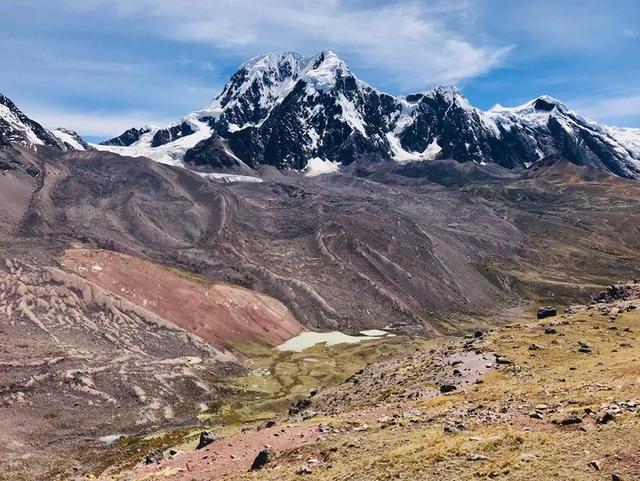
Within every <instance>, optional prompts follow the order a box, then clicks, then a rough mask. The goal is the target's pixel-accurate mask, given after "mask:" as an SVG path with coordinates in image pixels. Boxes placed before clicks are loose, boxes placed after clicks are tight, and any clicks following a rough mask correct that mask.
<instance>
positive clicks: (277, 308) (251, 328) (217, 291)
mask: <svg viewBox="0 0 640 481" xmlns="http://www.w3.org/2000/svg"><path fill="white" fill-rule="evenodd" d="M62 260H63V263H64V266H65V268H67V269H68V270H70V271H72V272H75V273H76V274H78V275H79V276H81V277H84V278H86V279H88V280H90V281H91V282H93V283H95V284H97V285H99V286H101V287H103V288H104V289H106V290H108V291H111V292H113V293H115V294H116V295H118V296H121V297H124V298H125V299H128V300H129V301H131V302H132V303H135V304H137V305H140V306H143V307H144V308H145V309H147V310H149V311H151V312H154V313H156V314H158V315H159V316H162V317H163V318H164V319H167V320H169V321H171V322H172V323H174V324H176V325H178V326H180V327H182V328H184V329H186V330H188V331H190V332H193V333H195V334H197V335H198V336H199V337H201V338H203V339H205V340H207V341H209V342H210V343H211V344H212V345H214V346H218V347H220V348H227V349H231V348H233V345H234V343H236V344H243V343H252V342H255V343H259V344H266V345H270V346H277V345H278V344H281V343H283V342H284V341H286V340H287V339H290V338H291V337H293V336H295V335H296V334H298V333H299V332H300V331H301V330H302V329H303V327H302V325H300V323H298V322H297V321H296V320H295V319H294V318H293V316H292V315H291V313H290V312H289V310H288V309H287V308H286V307H285V306H284V305H283V304H282V303H281V302H279V301H277V300H276V299H273V298H272V297H269V296H266V295H264V294H260V293H258V292H254V291H250V290H249V289H245V288H242V287H235V286H231V285H227V284H214V283H212V282H210V281H208V280H207V279H205V278H202V277H197V276H195V275H189V274H188V273H186V272H181V271H178V270H176V269H172V270H170V269H167V268H165V267H162V266H160V265H157V264H154V263H152V262H148V261H144V260H142V259H138V258H135V257H132V256H129V255H126V254H119V253H115V252H109V251H104V250H95V249H70V250H67V251H66V252H65V255H64V257H63V259H62Z"/></svg>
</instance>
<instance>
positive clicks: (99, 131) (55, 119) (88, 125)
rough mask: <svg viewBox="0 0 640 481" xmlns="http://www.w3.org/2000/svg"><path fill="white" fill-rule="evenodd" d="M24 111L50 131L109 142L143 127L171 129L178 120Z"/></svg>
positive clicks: (46, 108)
mask: <svg viewBox="0 0 640 481" xmlns="http://www.w3.org/2000/svg"><path fill="white" fill-rule="evenodd" d="M21 109H22V110H23V111H24V112H25V113H26V114H27V115H28V116H29V117H31V118H34V119H37V120H38V122H40V123H41V124H42V125H44V126H45V127H47V128H48V129H55V128H58V127H65V128H68V129H72V130H75V131H76V132H78V133H79V134H80V135H82V136H87V137H101V138H109V137H113V136H115V135H118V134H120V133H122V132H123V131H124V130H126V129H127V128H129V127H133V126H140V127H141V126H143V125H158V126H164V125H168V124H170V123H172V122H174V121H175V120H176V118H174V117H172V118H162V117H158V114H157V113H156V112H138V111H128V112H119V113H113V112H105V111H75V110H67V109H64V108H55V107H52V106H51V105H30V104H26V105H22V106H21Z"/></svg>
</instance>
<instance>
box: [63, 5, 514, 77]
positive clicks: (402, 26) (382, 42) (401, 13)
mask: <svg viewBox="0 0 640 481" xmlns="http://www.w3.org/2000/svg"><path fill="white" fill-rule="evenodd" d="M74 3H75V2H74ZM92 5H93V6H94V8H108V9H109V11H110V12H112V13H113V12H115V14H116V15H119V16H121V17H125V18H135V19H136V20H137V24H138V25H140V26H142V25H147V28H151V29H152V30H153V31H154V32H155V33H156V34H158V35H162V36H166V37H169V38H171V39H174V40H179V41H186V42H198V43H204V44H209V45H211V46H213V47H216V48H218V49H226V50H227V51H230V52H232V53H234V54H236V55H245V56H253V55H255V54H260V53H264V52H265V51H269V50H299V51H302V53H307V54H310V53H315V52H317V51H319V50H322V49H324V48H331V49H332V50H335V51H337V52H338V53H339V54H342V55H343V56H346V57H348V60H349V61H350V63H352V64H353V66H354V69H360V68H361V69H363V70H364V71H368V70H372V71H373V70H375V71H376V73H377V74H378V75H381V76H383V77H385V78H386V79H388V80H389V81H388V82H387V83H388V84H389V85H392V84H395V85H396V86H399V87H401V88H405V89H424V88H427V87H431V86H433V85H435V84H439V83H453V82H457V81H460V80H464V79H467V78H472V77H475V76H478V75H481V74H483V73H485V72H487V71H489V70H491V69H492V68H494V67H495V66H497V65H498V64H500V63H501V62H502V61H503V60H504V58H505V56H506V55H507V54H508V52H509V50H510V49H511V46H509V45H499V46H496V45H492V44H491V43H490V42H487V41H481V40H480V38H479V37H478V38H474V39H471V38H467V35H465V33H464V32H463V29H461V28H456V27H455V26H456V25H457V26H458V27H459V26H460V25H461V22H460V20H461V19H463V18H464V16H465V15H466V14H467V11H466V6H467V3H466V2H460V3H457V4H455V5H454V6H449V5H450V4H448V3H446V2H441V1H431V2H417V1H401V2H395V3H392V4H380V3H379V2H353V1H340V0H295V1H294V0H280V1H275V0H263V1H261V2H256V1H254V0H215V1H208V0H191V1H190V2H189V6H188V8H185V5H184V4H183V3H181V2H175V1H173V0H137V1H133V2H132V1H129V0H102V1H99V0H96V1H94V2H93V4H92ZM82 8H83V9H86V8H88V7H87V5H83V6H82ZM462 23H464V22H462ZM141 28H142V27H141ZM356 73H357V72H356Z"/></svg>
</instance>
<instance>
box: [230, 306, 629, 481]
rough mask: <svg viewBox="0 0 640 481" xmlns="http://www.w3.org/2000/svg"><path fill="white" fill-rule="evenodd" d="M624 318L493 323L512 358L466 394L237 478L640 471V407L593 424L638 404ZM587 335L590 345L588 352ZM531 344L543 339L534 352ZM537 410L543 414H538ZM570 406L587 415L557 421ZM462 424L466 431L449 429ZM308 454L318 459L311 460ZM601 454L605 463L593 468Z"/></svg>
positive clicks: (497, 345) (494, 336) (557, 475)
mask: <svg viewBox="0 0 640 481" xmlns="http://www.w3.org/2000/svg"><path fill="white" fill-rule="evenodd" d="M615 317H616V318H615V320H612V319H610V315H609V314H604V315H602V314H600V313H599V312H597V309H591V310H584V309H583V310H581V311H579V312H578V313H577V314H575V315H573V316H566V319H561V318H560V317H558V318H553V319H551V320H544V321H541V322H531V323H529V324H522V325H511V326H507V327H505V328H502V329H498V330H495V331H493V332H491V333H489V334H488V335H487V336H485V339H484V340H483V341H481V343H482V344H483V348H484V349H489V350H492V351H494V352H496V353H499V354H500V355H502V356H504V357H505V358H506V359H508V360H510V361H513V364H511V365H503V366H500V367H499V369H498V370H496V371H493V372H491V373H489V374H488V375H486V376H485V377H484V378H483V383H482V384H477V385H475V386H474V387H473V388H472V389H470V390H468V391H466V392H460V393H457V394H454V395H449V396H443V397H436V398H432V399H427V400H423V401H417V402H415V403H413V404H412V405H408V406H402V408H400V409H401V411H403V412H407V411H408V410H410V409H414V410H415V409H418V410H419V412H420V413H421V415H420V416H419V419H418V420H417V422H404V421H400V422H398V423H396V424H395V425H391V426H386V427H385V426H384V425H382V424H380V423H378V422H376V419H375V418H374V419H371V422H370V423H368V424H369V429H368V430H367V431H363V432H355V431H351V432H347V433H343V434H332V435H329V436H328V437H327V438H326V439H325V440H323V441H321V442H319V443H316V444H314V445H310V446H306V447H304V448H302V449H298V450H296V451H294V452H290V453H285V454H284V455H283V456H281V457H280V458H279V460H278V461H277V462H276V463H274V465H273V466H272V467H270V468H268V469H265V470H263V471H261V472H258V473H248V474H246V475H242V476H239V477H238V478H237V479H238V480H240V479H241V480H255V479H260V480H273V481H275V480H277V481H289V480H294V479H295V480H298V479H304V476H305V475H303V474H299V473H296V470H297V469H298V468H299V467H300V466H305V467H308V468H309V469H310V470H311V474H308V475H306V476H307V478H308V479H313V480H314V481H315V480H327V481H328V480H332V481H333V480H335V481H337V480H353V481H371V480H434V481H435V480H447V481H455V480H460V481H462V480H471V479H500V480H508V481H515V480H518V481H520V480H521V481H529V480H549V481H551V480H554V481H556V480H566V481H569V480H571V481H596V480H610V479H612V474H614V473H615V474H617V475H619V476H620V477H621V479H623V480H636V479H640V411H635V412H634V411H633V409H627V410H624V412H622V413H620V414H617V415H616V416H615V420H614V421H613V422H610V423H607V424H596V422H595V417H596V415H595V414H592V415H588V414H586V412H587V411H585V410H588V409H591V410H593V411H594V412H597V411H600V410H601V408H602V405H603V404H612V403H620V402H626V401H632V400H635V401H640V342H638V336H637V334H636V332H640V314H639V313H638V311H637V310H634V311H630V312H624V313H622V314H619V315H617V316H615ZM549 324H556V325H555V326H554V328H555V329H556V331H557V333H555V334H545V332H544V328H545V326H547V325H549ZM626 328H628V329H626ZM580 342H582V343H585V344H587V345H588V346H589V348H590V349H591V350H592V353H591V354H588V353H581V352H579V351H578V348H579V343H580ZM532 344H537V345H538V346H540V347H541V348H540V349H538V350H529V346H531V345H532ZM541 405H546V407H545V406H541ZM536 407H537V408H538V411H539V412H540V413H541V414H542V419H533V418H531V417H530V416H529V414H530V413H532V412H533V411H534V410H535V409H536ZM572 414H577V415H578V416H579V417H582V418H584V419H583V422H582V423H581V424H578V425H573V426H559V425H558V424H556V422H557V421H559V420H561V419H563V418H566V417H567V416H570V415H572ZM345 417H346V418H347V419H348V418H349V415H345ZM338 420H339V419H336V421H338ZM326 422H327V423H328V424H330V423H331V421H330V420H326ZM456 422H462V423H463V424H464V426H465V429H464V430H461V431H457V432H453V433H445V432H444V430H443V427H444V426H445V425H447V424H448V423H456ZM308 458H316V459H317V460H318V461H319V462H318V463H313V464H308V463H307V462H306V461H307V459H308ZM593 461H597V462H598V463H596V464H597V467H599V468H600V469H596V467H595V465H590V463H592V462H593Z"/></svg>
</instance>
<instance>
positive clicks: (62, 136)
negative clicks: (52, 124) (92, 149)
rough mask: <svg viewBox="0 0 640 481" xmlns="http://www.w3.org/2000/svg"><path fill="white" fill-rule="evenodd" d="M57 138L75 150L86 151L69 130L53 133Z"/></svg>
mask: <svg viewBox="0 0 640 481" xmlns="http://www.w3.org/2000/svg"><path fill="white" fill-rule="evenodd" d="M51 133H52V134H53V135H55V136H56V138H57V139H58V140H60V141H62V142H64V143H65V144H67V145H69V146H70V147H71V148H72V149H74V150H86V149H85V148H84V145H82V144H81V143H80V142H78V140H77V139H76V138H75V137H74V136H73V135H72V134H71V133H70V132H69V131H67V130H65V129H55V130H53V131H51Z"/></svg>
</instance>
